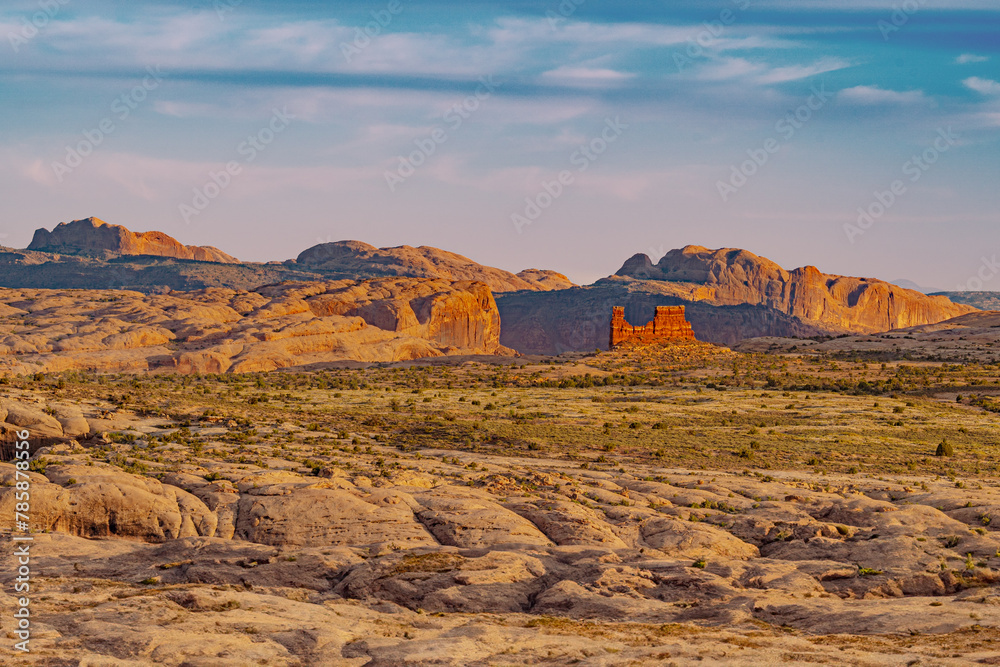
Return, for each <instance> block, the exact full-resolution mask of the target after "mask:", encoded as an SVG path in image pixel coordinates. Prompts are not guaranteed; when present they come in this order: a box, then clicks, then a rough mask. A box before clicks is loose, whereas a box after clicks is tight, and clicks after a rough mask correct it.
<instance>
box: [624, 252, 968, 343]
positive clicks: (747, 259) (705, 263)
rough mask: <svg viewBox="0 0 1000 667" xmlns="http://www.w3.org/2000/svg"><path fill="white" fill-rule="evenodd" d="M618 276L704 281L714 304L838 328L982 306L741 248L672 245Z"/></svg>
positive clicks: (869, 327) (901, 324) (899, 323)
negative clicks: (785, 263)
mask: <svg viewBox="0 0 1000 667" xmlns="http://www.w3.org/2000/svg"><path fill="white" fill-rule="evenodd" d="M616 275H619V276H628V277H632V278H637V279H640V280H664V281H671V282H680V283H691V284H696V285H701V286H704V287H705V288H706V289H707V290H708V294H707V295H706V296H705V297H704V298H705V299H707V300H708V301H710V302H711V303H713V304H715V305H721V306H729V305H737V304H752V305H762V306H767V307H770V308H774V309H776V310H779V311H781V312H783V313H785V314H787V315H790V316H792V317H796V318H799V319H800V320H802V321H803V322H807V323H810V324H815V325H817V326H821V327H824V328H827V329H830V330H832V331H851V332H858V333H874V332H880V331H891V330H894V329H903V328H906V327H912V326H919V325H922V324H932V323H934V322H941V321H944V320H948V319H951V318H953V317H958V316H959V315H964V314H965V313H970V312H973V311H974V310H975V308H972V307H970V306H963V305H959V304H955V303H952V302H951V301H950V300H948V299H947V298H945V297H933V296H927V295H924V294H922V293H920V292H916V291H913V290H908V289H903V288H902V287H898V286H896V285H893V284H891V283H887V282H885V281H882V280H876V279H873V278H850V277H845V276H836V275H829V274H825V273H821V272H820V270H819V269H817V268H816V267H815V266H806V267H803V268H799V269H795V270H794V271H786V270H785V269H783V268H781V267H780V266H778V265H777V264H776V263H774V262H772V261H771V260H769V259H766V258H764V257H758V256H757V255H754V254H753V253H751V252H748V251H746V250H738V249H734V248H722V249H720V250H709V249H707V248H703V247H701V246H687V247H685V248H683V249H681V250H671V251H670V252H668V253H667V254H666V255H664V256H663V258H662V259H661V260H660V261H659V262H658V263H657V264H655V265H653V264H652V262H650V260H649V258H648V257H647V256H646V255H636V256H634V257H632V258H630V259H629V260H628V261H627V262H625V264H624V266H622V268H621V269H619V270H618V272H617V273H616Z"/></svg>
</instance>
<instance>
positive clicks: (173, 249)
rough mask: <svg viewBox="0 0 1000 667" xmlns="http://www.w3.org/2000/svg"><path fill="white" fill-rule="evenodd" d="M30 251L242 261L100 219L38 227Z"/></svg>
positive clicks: (206, 247) (206, 260)
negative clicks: (48, 228)
mask: <svg viewBox="0 0 1000 667" xmlns="http://www.w3.org/2000/svg"><path fill="white" fill-rule="evenodd" d="M28 250H37V251H40V252H49V253H61V254H65V255H90V256H96V257H100V258H104V259H106V258H109V257H120V256H127V255H153V256H157V257H173V258H174V259H191V260H196V261H199V262H217V263H221V264H239V262H240V260H238V259H236V258H235V257H233V256H231V255H227V254H226V253H224V252H222V251H221V250H219V249H218V248H213V247H211V246H205V247H202V246H193V245H182V244H181V243H180V242H178V241H177V240H176V239H174V238H172V237H170V236H167V235H166V234H164V233H163V232H139V233H136V232H132V231H129V230H128V229H126V228H124V227H122V226H121V225H112V224H108V223H107V222H104V221H103V220H99V219H98V218H84V219H83V220H74V221H73V222H60V223H59V224H58V225H56V226H55V228H54V229H53V230H52V231H51V232H50V231H48V230H46V229H38V230H35V235H34V238H32V239H31V244H30V245H28Z"/></svg>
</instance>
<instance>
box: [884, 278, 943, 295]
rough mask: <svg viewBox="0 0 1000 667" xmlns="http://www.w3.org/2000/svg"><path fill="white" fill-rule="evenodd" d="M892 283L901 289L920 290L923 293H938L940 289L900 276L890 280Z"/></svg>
mask: <svg viewBox="0 0 1000 667" xmlns="http://www.w3.org/2000/svg"><path fill="white" fill-rule="evenodd" d="M889 282H890V283H892V284H893V285H898V286H899V287H902V288H903V289H909V290H913V291H914V292H921V293H923V294H939V293H940V292H941V290H939V289H937V288H936V287H921V286H920V285H918V284H916V283H915V282H913V281H912V280H907V279H906V278H900V279H898V280H890V281H889Z"/></svg>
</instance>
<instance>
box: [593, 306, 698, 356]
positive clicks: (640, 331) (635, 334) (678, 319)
mask: <svg viewBox="0 0 1000 667" xmlns="http://www.w3.org/2000/svg"><path fill="white" fill-rule="evenodd" d="M672 340H694V331H692V329H691V323H690V322H688V321H687V319H686V318H685V317H684V306H657V307H656V314H655V315H654V316H653V321H652V322H649V323H648V324H644V325H639V326H636V325H634V324H629V323H628V321H627V320H626V319H625V308H624V307H623V306H615V307H614V309H613V310H612V313H611V339H610V344H611V347H616V346H618V345H621V344H623V343H630V342H632V343H657V342H665V341H672Z"/></svg>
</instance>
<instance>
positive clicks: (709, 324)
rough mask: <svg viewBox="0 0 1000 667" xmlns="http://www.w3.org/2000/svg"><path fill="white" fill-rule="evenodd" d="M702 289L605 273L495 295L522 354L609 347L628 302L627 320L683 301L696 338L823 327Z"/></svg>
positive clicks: (735, 338) (510, 341) (716, 339)
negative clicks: (702, 294) (617, 311)
mask: <svg viewBox="0 0 1000 667" xmlns="http://www.w3.org/2000/svg"><path fill="white" fill-rule="evenodd" d="M700 289H701V288H700V287H699V286H698V285H693V284H674V283H668V282H663V281H655V280H647V281H640V280H632V279H628V278H620V277H614V278H606V279H604V280H599V281H597V282H596V283H595V284H593V285H588V286H586V287H573V288H571V289H566V290H560V291H556V292H518V293H514V294H498V295H496V300H497V307H498V308H499V309H500V318H501V320H502V321H503V328H502V330H501V332H500V342H501V344H502V345H505V346H507V347H511V348H514V349H515V350H517V351H518V352H522V353H524V354H561V353H563V352H569V351H593V350H596V349H601V350H606V349H608V342H609V341H608V330H609V327H610V326H611V309H612V308H613V307H614V306H624V307H625V317H626V319H628V321H629V322H648V321H649V320H651V319H653V316H654V315H655V311H656V307H657V306H685V307H686V315H687V319H688V321H689V322H690V323H691V326H692V328H693V329H694V333H695V336H696V337H697V339H698V340H701V341H705V342H708V343H716V344H718V345H727V346H729V345H735V344H736V343H738V342H740V341H741V340H744V339H746V338H755V337H758V336H788V337H795V336H804V337H808V336H816V335H819V334H821V333H824V331H825V330H824V329H821V328H819V327H817V326H814V325H811V324H809V323H806V322H803V321H802V320H799V319H797V318H794V317H791V316H789V315H787V314H785V313H783V312H781V311H779V310H776V309H774V308H771V307H769V306H761V305H757V306H754V305H747V304H740V305H733V306H714V305H712V304H711V303H708V302H705V301H691V300H690V299H691V294H692V293H699V290H700Z"/></svg>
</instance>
